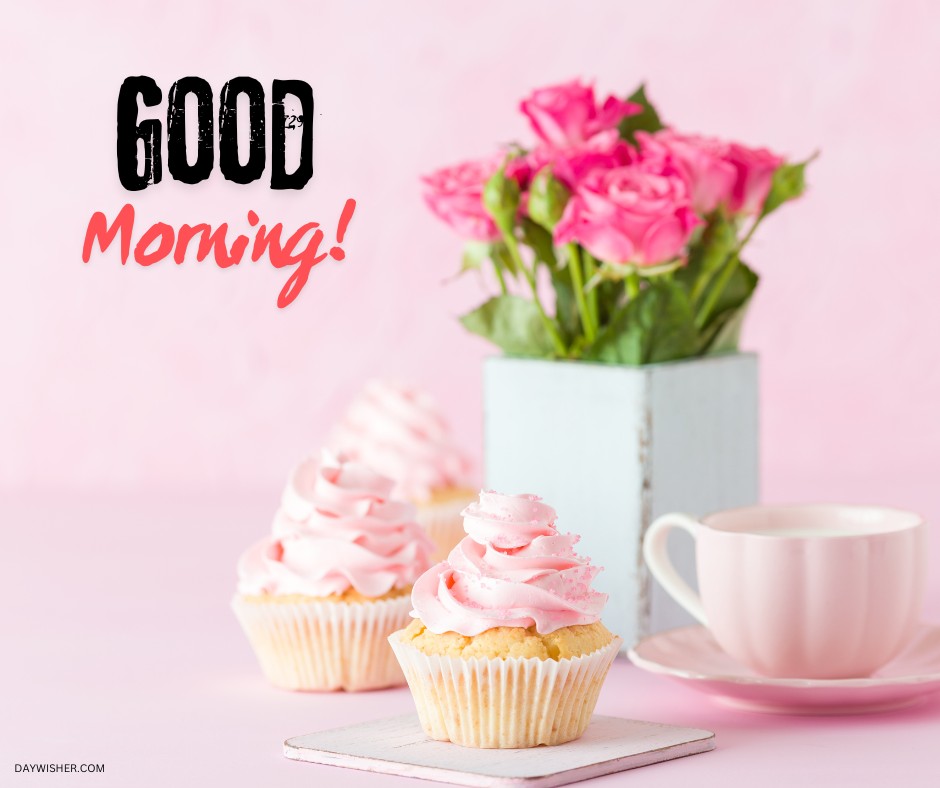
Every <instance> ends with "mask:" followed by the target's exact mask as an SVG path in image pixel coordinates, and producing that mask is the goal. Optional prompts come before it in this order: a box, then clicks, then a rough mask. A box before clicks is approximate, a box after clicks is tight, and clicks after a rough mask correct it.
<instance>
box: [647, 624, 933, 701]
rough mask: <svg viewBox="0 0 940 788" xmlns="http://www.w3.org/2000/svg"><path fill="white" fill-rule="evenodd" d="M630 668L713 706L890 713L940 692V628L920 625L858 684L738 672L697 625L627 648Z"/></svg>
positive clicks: (849, 680)
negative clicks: (671, 682) (672, 682)
mask: <svg viewBox="0 0 940 788" xmlns="http://www.w3.org/2000/svg"><path fill="white" fill-rule="evenodd" d="M629 657H630V660H631V661H632V662H633V664H634V665H636V666H637V667H640V668H643V670H648V671H650V672H651V673H660V674H662V675H664V676H668V677H670V678H672V679H676V680H678V681H681V682H683V683H686V684H688V685H689V686H690V687H692V688H693V689H697V690H699V691H701V692H705V693H708V694H709V695H712V696H714V697H715V699H716V700H718V701H719V702H720V703H724V704H726V705H729V706H734V707H736V708H740V709H747V710H748V711H760V712H769V713H771V714H861V713H864V712H870V711H884V710H886V709H897V708H901V707H903V706H909V705H911V704H913V703H916V702H918V701H920V700H922V699H923V698H925V697H927V696H928V695H929V694H931V693H934V692H940V626H935V625H929V624H922V625H921V626H920V628H919V629H918V631H917V634H916V635H915V636H914V640H913V641H912V642H911V644H910V645H909V646H908V647H907V648H906V649H905V650H904V651H903V652H902V653H901V654H900V655H899V656H897V657H895V658H894V659H893V660H892V661H891V662H889V663H888V664H887V665H885V666H884V667H883V668H882V669H881V670H879V671H878V672H877V673H875V674H873V675H872V676H870V677H868V678H861V679H826V680H822V679H774V678H767V677H766V676H760V675H758V674H756V673H754V672H753V671H751V670H749V669H748V668H745V667H742V666H741V665H739V664H738V663H737V662H735V661H734V660H733V659H732V658H731V657H729V656H728V655H727V654H725V652H724V651H722V650H721V648H720V647H719V646H718V644H717V643H716V642H715V639H714V638H713V637H712V635H711V632H709V631H708V630H707V629H706V628H705V627H703V626H692V627H682V628H681V629H671V630H669V631H668V632H660V633H658V634H656V635H650V636H649V637H647V638H644V639H643V640H641V641H640V642H639V643H638V644H637V645H636V646H634V647H633V648H632V649H630V652H629Z"/></svg>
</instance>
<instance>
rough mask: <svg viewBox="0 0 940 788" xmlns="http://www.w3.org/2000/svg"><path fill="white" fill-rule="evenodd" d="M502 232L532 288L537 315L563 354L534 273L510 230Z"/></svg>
mask: <svg viewBox="0 0 940 788" xmlns="http://www.w3.org/2000/svg"><path fill="white" fill-rule="evenodd" d="M500 229H501V231H502V234H503V240H504V241H505V242H506V246H507V248H508V249H509V254H510V256H511V257H512V259H513V262H514V263H515V264H516V267H517V268H518V269H519V270H520V271H522V273H523V274H525V278H526V281H528V283H529V287H530V288H532V298H533V300H534V301H535V307H536V309H538V311H539V316H540V317H541V319H542V323H543V324H544V325H545V329H546V331H548V334H549V336H550V337H551V338H552V344H554V345H555V350H556V351H558V355H560V356H565V355H567V353H568V349H567V348H566V347H565V342H564V340H563V339H562V338H561V334H560V333H558V328H557V327H556V326H555V323H554V321H553V320H552V319H551V318H550V317H549V316H548V313H547V312H546V311H545V307H543V306H542V301H541V299H540V298H539V288H538V284H537V283H536V281H535V274H533V273H532V271H530V270H529V269H528V268H527V267H526V264H525V262H524V261H523V259H522V255H521V254H519V246H518V244H517V243H516V239H515V238H514V237H513V235H512V233H511V232H507V231H506V230H503V229H502V228H500Z"/></svg>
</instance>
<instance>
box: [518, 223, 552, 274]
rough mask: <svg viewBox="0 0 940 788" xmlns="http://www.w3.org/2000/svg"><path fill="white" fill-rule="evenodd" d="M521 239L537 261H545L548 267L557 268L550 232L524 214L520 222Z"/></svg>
mask: <svg viewBox="0 0 940 788" xmlns="http://www.w3.org/2000/svg"><path fill="white" fill-rule="evenodd" d="M521 229H522V239H523V241H524V242H525V244H526V246H528V247H529V248H530V249H531V250H532V251H533V253H534V254H535V260H536V262H537V263H545V265H547V266H548V267H549V268H552V269H554V268H557V267H558V260H557V259H556V257H555V245H554V243H553V242H552V234H551V233H550V232H549V231H548V230H546V229H545V228H544V227H542V226H541V225H538V224H536V223H535V222H533V221H532V220H531V219H529V218H528V217H526V216H523V217H522V222H521Z"/></svg>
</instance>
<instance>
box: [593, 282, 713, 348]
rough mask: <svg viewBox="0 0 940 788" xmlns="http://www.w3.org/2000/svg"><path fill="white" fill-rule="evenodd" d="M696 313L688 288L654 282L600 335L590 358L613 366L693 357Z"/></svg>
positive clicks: (696, 333)
mask: <svg viewBox="0 0 940 788" xmlns="http://www.w3.org/2000/svg"><path fill="white" fill-rule="evenodd" d="M697 338H698V332H697V331H696V329H695V314H694V312H693V310H692V304H691V302H690V301H689V296H688V293H687V292H686V290H685V288H684V287H682V285H680V284H679V283H677V282H675V281H673V280H665V279H663V280H651V281H649V282H648V284H647V286H646V287H645V288H643V290H641V291H640V293H639V295H637V296H636V297H635V298H633V299H631V300H630V301H629V302H627V304H626V306H624V307H623V308H622V309H621V310H620V311H619V312H618V313H617V314H616V315H615V316H614V318H613V320H612V321H611V322H610V324H609V325H608V326H607V327H606V328H605V329H604V330H603V332H601V335H600V336H599V337H598V338H597V341H596V342H595V343H594V345H593V346H592V347H591V348H590V349H589V351H588V354H587V357H588V358H592V359H594V360H596V361H603V362H606V363H610V364H633V365H636V364H654V363H657V362H661V361H673V360H675V359H680V358H688V357H689V356H694V355H695V354H696V351H697V346H698V341H697Z"/></svg>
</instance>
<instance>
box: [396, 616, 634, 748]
mask: <svg viewBox="0 0 940 788" xmlns="http://www.w3.org/2000/svg"><path fill="white" fill-rule="evenodd" d="M389 643H391V645H392V649H393V650H394V652H395V656H396V657H398V661H399V662H400V663H401V666H402V669H403V670H404V672H405V678H406V679H407V680H408V686H409V688H410V689H411V693H412V695H413V696H414V700H415V706H417V709H418V718H419V719H420V720H421V726H422V727H423V728H424V731H425V733H427V735H428V736H430V737H431V738H432V739H437V740H438V741H450V742H453V743H454V744H460V745H462V746H464V747H485V748H497V747H498V748H515V747H535V746H537V745H540V744H562V743H564V742H567V741H572V740H573V739H577V738H578V737H579V736H581V734H583V733H584V731H585V729H586V728H587V726H588V723H589V722H590V721H591V715H592V714H593V713H594V706H595V705H596V703H597V696H598V694H599V693H600V689H601V685H602V684H603V683H604V678H605V677H606V676H607V671H608V669H609V668H610V664H611V662H613V659H614V657H615V656H616V655H617V650H618V649H619V648H620V643H621V639H620V638H619V637H615V638H614V640H613V641H612V642H611V643H609V644H608V645H607V646H604V648H602V649H598V650H597V651H595V652H594V653H593V654H586V655H584V656H581V657H574V658H573V659H562V660H557V661H556V660H552V659H544V660H543V659H537V658H534V657H528V658H519V657H516V658H509V659H485V658H474V659H463V658H461V657H442V656H431V655H428V654H424V653H423V652H421V651H419V650H418V649H417V648H415V647H414V646H412V645H411V644H409V643H405V642H402V640H401V635H400V633H398V632H396V633H395V634H393V635H392V636H391V637H390V638H389Z"/></svg>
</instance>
